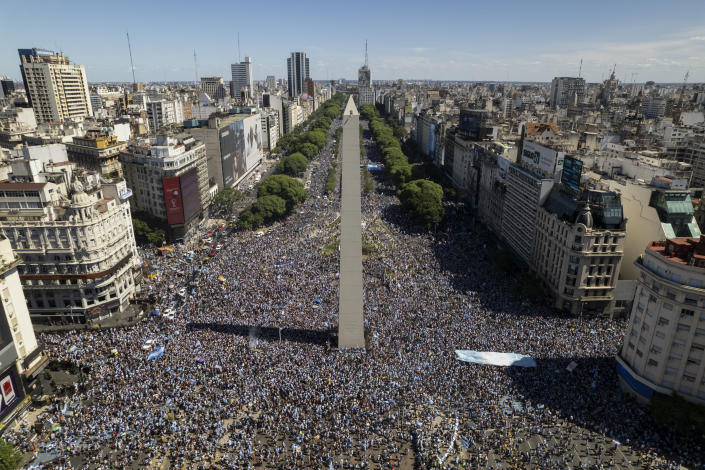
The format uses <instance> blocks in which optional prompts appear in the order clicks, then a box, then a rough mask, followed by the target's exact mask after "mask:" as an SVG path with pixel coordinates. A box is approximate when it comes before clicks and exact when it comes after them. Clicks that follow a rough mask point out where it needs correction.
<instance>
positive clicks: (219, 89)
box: [201, 64, 238, 100]
mask: <svg viewBox="0 0 705 470" xmlns="http://www.w3.org/2000/svg"><path fill="white" fill-rule="evenodd" d="M233 65H238V64H233ZM201 91H202V92H203V93H206V94H207V95H208V96H210V97H211V98H212V99H214V100H222V99H225V98H226V97H227V96H228V89H227V88H226V86H225V81H223V78H222V77H201Z"/></svg>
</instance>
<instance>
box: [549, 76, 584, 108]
mask: <svg viewBox="0 0 705 470" xmlns="http://www.w3.org/2000/svg"><path fill="white" fill-rule="evenodd" d="M584 98H585V79H584V78H574V77H556V78H554V79H553V81H552V82H551V94H550V96H549V102H550V105H551V107H552V108H559V107H560V108H567V107H568V106H576V105H578V104H581V103H582V102H583V100H584Z"/></svg>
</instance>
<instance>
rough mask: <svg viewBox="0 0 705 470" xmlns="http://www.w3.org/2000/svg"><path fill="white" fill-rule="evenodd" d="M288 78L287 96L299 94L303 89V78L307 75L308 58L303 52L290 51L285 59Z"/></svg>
mask: <svg viewBox="0 0 705 470" xmlns="http://www.w3.org/2000/svg"><path fill="white" fill-rule="evenodd" d="M286 69H287V73H288V78H289V96H291V97H294V96H299V95H300V94H301V93H302V92H303V91H304V79H305V78H308V77H309V59H308V57H306V53H305V52H292V53H291V57H289V58H288V59H286Z"/></svg>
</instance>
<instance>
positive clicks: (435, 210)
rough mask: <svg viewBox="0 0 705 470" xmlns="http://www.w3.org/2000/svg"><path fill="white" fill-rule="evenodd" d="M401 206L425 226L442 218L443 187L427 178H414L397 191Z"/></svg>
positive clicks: (429, 225)
mask: <svg viewBox="0 0 705 470" xmlns="http://www.w3.org/2000/svg"><path fill="white" fill-rule="evenodd" d="M397 195H398V196H399V200H400V201H401V205H402V208H403V209H404V210H405V211H407V212H408V213H409V214H411V215H412V216H413V217H414V219H416V221H417V222H418V223H420V224H423V225H425V226H426V227H431V226H432V225H435V224H438V223H439V222H440V221H441V220H443V215H444V210H443V188H442V187H441V185H439V184H436V183H434V182H433V181H428V180H414V181H411V182H409V183H406V184H404V185H403V186H402V187H401V188H400V189H399V191H398V192H397Z"/></svg>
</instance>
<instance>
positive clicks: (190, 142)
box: [120, 135, 210, 241]
mask: <svg viewBox="0 0 705 470" xmlns="http://www.w3.org/2000/svg"><path fill="white" fill-rule="evenodd" d="M120 162H121V163H122V165H123V168H124V173H125V179H126V180H127V182H128V184H129V185H130V187H132V188H133V191H134V194H133V197H132V200H131V201H130V202H131V203H132V206H133V209H134V211H135V212H144V213H146V214H148V215H149V216H151V217H153V218H155V219H157V220H160V221H162V222H164V223H165V224H166V225H167V231H166V232H167V238H168V239H169V240H171V241H182V240H187V239H190V238H191V237H192V236H193V234H194V233H195V232H196V230H197V228H198V223H199V222H200V221H201V220H202V219H203V218H204V217H205V216H206V214H207V208H208V205H209V204H210V195H209V192H208V188H209V184H208V162H207V159H206V146H205V144H203V143H202V142H200V141H198V140H196V139H194V138H193V137H191V136H180V137H175V136H166V135H159V136H157V137H156V138H154V139H147V140H140V141H135V142H132V143H130V145H128V147H127V149H125V150H124V151H123V152H121V153H120Z"/></svg>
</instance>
